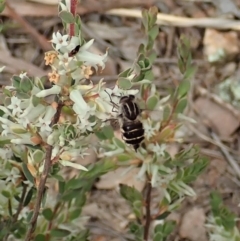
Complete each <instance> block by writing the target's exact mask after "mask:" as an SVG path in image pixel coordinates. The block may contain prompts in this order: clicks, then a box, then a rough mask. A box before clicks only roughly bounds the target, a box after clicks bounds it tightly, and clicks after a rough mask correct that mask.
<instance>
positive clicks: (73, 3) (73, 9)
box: [69, 0, 78, 37]
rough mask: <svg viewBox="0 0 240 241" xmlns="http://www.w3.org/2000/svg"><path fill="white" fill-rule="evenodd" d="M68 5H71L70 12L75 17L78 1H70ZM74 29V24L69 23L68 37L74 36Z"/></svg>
mask: <svg viewBox="0 0 240 241" xmlns="http://www.w3.org/2000/svg"><path fill="white" fill-rule="evenodd" d="M70 4H71V5H70V12H71V13H72V15H73V16H74V17H75V15H76V9H77V4H78V0H71V2H70ZM74 27H75V24H74V23H70V25H69V35H70V37H72V36H74V32H75V31H74Z"/></svg>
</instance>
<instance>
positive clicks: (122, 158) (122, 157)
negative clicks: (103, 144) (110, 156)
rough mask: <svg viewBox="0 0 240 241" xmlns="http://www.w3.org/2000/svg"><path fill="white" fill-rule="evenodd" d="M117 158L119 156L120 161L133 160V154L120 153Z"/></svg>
mask: <svg viewBox="0 0 240 241" xmlns="http://www.w3.org/2000/svg"><path fill="white" fill-rule="evenodd" d="M117 158H118V161H120V162H125V161H129V160H132V156H131V155H130V154H127V153H121V154H118V155H117Z"/></svg>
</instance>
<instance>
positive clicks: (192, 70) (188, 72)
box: [183, 66, 197, 80]
mask: <svg viewBox="0 0 240 241" xmlns="http://www.w3.org/2000/svg"><path fill="white" fill-rule="evenodd" d="M196 70H197V68H196V67H195V66H191V67H189V68H187V69H186V72H185V73H184V76H183V80H190V79H191V78H192V77H193V76H194V74H195V73H196Z"/></svg>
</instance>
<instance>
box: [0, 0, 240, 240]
mask: <svg viewBox="0 0 240 241" xmlns="http://www.w3.org/2000/svg"><path fill="white" fill-rule="evenodd" d="M6 2H7V4H6V8H5V10H4V12H3V13H2V14H1V16H0V19H1V25H2V32H1V33H0V65H1V66H2V65H5V66H6V68H5V70H4V71H3V72H2V73H1V74H0V85H8V84H9V83H10V78H11V76H12V75H13V74H20V73H21V72H22V71H27V72H28V74H29V75H30V76H39V77H41V76H45V75H47V73H48V71H49V69H48V67H46V66H45V63H44V52H46V51H48V50H51V44H50V43H49V40H50V39H51V37H52V33H53V32H54V31H58V30H59V31H60V32H61V31H62V24H61V19H60V18H59V17H58V16H57V14H58V11H57V3H58V0H7V1H6ZM153 5H155V6H157V7H158V9H159V16H158V23H159V29H160V33H159V35H158V37H157V41H156V43H155V51H156V53H157V55H158V58H157V60H156V62H155V65H154V67H153V70H154V74H155V83H156V85H157V88H158V90H159V92H160V94H161V95H162V96H165V95H167V93H168V89H169V88H170V87H174V86H175V84H174V83H177V82H178V81H180V80H181V74H180V71H179V69H178V66H177V43H178V40H179V37H180V35H181V34H185V35H186V36H187V37H188V38H189V39H190V42H191V51H192V56H193V62H194V64H195V66H197V67H198V69H197V73H196V75H195V77H194V79H193V80H192V90H191V93H189V108H188V115H189V116H191V117H193V118H194V119H195V120H196V121H197V125H192V124H189V125H186V126H185V127H186V128H185V129H183V130H182V132H181V133H179V135H180V136H181V137H183V138H184V141H183V143H181V145H180V144H173V145H172V146H171V150H170V152H171V153H172V154H174V153H176V152H177V150H179V148H184V147H187V146H188V145H189V144H190V143H194V144H198V145H199V146H200V148H201V152H202V154H204V155H206V156H208V157H209V158H210V165H209V167H208V169H207V171H206V172H205V173H204V174H203V175H201V176H200V177H199V178H198V179H197V181H196V182H195V184H194V186H193V188H194V190H195V191H196V193H197V198H195V199H191V198H188V199H186V200H185V201H184V205H182V206H181V208H180V209H179V210H178V211H176V212H174V213H172V214H171V215H170V216H169V217H168V218H169V219H172V220H176V221H177V223H178V229H177V230H176V232H175V233H173V234H172V235H171V237H170V239H169V240H190V241H205V240H208V238H207V236H206V233H205V228H204V222H205V219H206V216H207V214H208V212H209V209H210V207H209V193H210V192H211V191H212V190H216V189H217V190H218V191H219V192H220V193H221V195H222V197H223V200H224V203H225V204H226V205H227V206H228V207H229V208H230V209H231V210H232V211H233V212H234V213H236V214H237V215H238V216H239V214H240V210H239V207H238V204H239V203H240V192H239V186H240V180H239V178H240V167H239V165H240V136H239V130H240V129H239V127H240V74H239V71H240V68H239V62H240V55H239V51H240V44H239V43H240V41H239V35H240V34H239V30H240V20H239V18H240V0H82V1H81V3H80V4H79V6H78V14H79V15H80V16H81V18H82V21H83V25H82V32H83V34H84V38H85V39H92V38H94V39H95V45H94V48H92V51H93V52H96V53H99V54H101V53H105V51H106V49H108V50H109V59H108V62H107V65H106V68H105V69H104V70H103V71H102V72H101V73H97V74H95V75H94V76H92V77H91V80H92V81H93V82H97V81H99V80H100V79H101V78H103V77H104V79H105V82H107V85H108V86H113V85H114V84H115V81H116V79H117V75H118V73H120V72H121V71H123V70H125V69H126V68H129V67H130V66H131V65H132V63H133V61H134V59H135V58H136V52H137V49H138V46H139V44H140V43H141V42H143V41H144V34H143V32H142V31H141V19H140V17H141V9H142V8H149V7H150V6H153ZM80 161H81V163H83V164H89V163H92V162H95V161H97V157H96V155H95V154H94V152H92V151H90V155H89V156H88V157H87V158H86V159H84V160H80ZM72 172H73V170H72V169H71V170H69V172H66V173H65V175H69V176H72V175H74V173H72ZM123 172H124V168H119V169H118V170H117V171H115V172H110V173H108V174H106V175H104V176H102V177H101V178H100V180H98V182H97V183H96V184H95V186H94V188H93V190H92V192H91V193H90V194H89V200H88V202H87V205H86V206H85V207H84V215H87V216H90V217H91V218H90V220H89V221H88V222H87V226H88V228H90V229H91V233H93V234H94V239H93V240H92V241H107V240H112V241H118V240H119V241H120V240H121V241H122V240H128V235H127V234H126V229H127V228H126V227H127V226H128V224H129V222H130V221H131V219H132V214H131V210H130V208H129V206H128V204H127V203H126V201H125V200H124V199H123V198H121V197H120V195H119V193H118V192H117V190H118V185H119V183H127V184H128V185H134V186H135V187H136V188H137V189H138V190H140V191H142V190H143V188H144V183H141V182H139V181H137V180H136V179H135V178H134V176H135V175H136V173H137V170H134V172H135V173H134V172H129V173H127V174H126V175H122V173H123ZM157 200H159V192H158V190H154V191H153V201H152V203H153V204H152V208H153V209H154V207H157V205H158V203H157ZM239 224H240V223H239ZM238 226H239V227H240V225H238Z"/></svg>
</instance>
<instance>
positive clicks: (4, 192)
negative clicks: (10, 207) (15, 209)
mask: <svg viewBox="0 0 240 241" xmlns="http://www.w3.org/2000/svg"><path fill="white" fill-rule="evenodd" d="M1 193H2V195H3V196H4V197H6V198H10V197H11V193H10V192H9V191H7V190H3V191H2V192H1Z"/></svg>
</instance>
